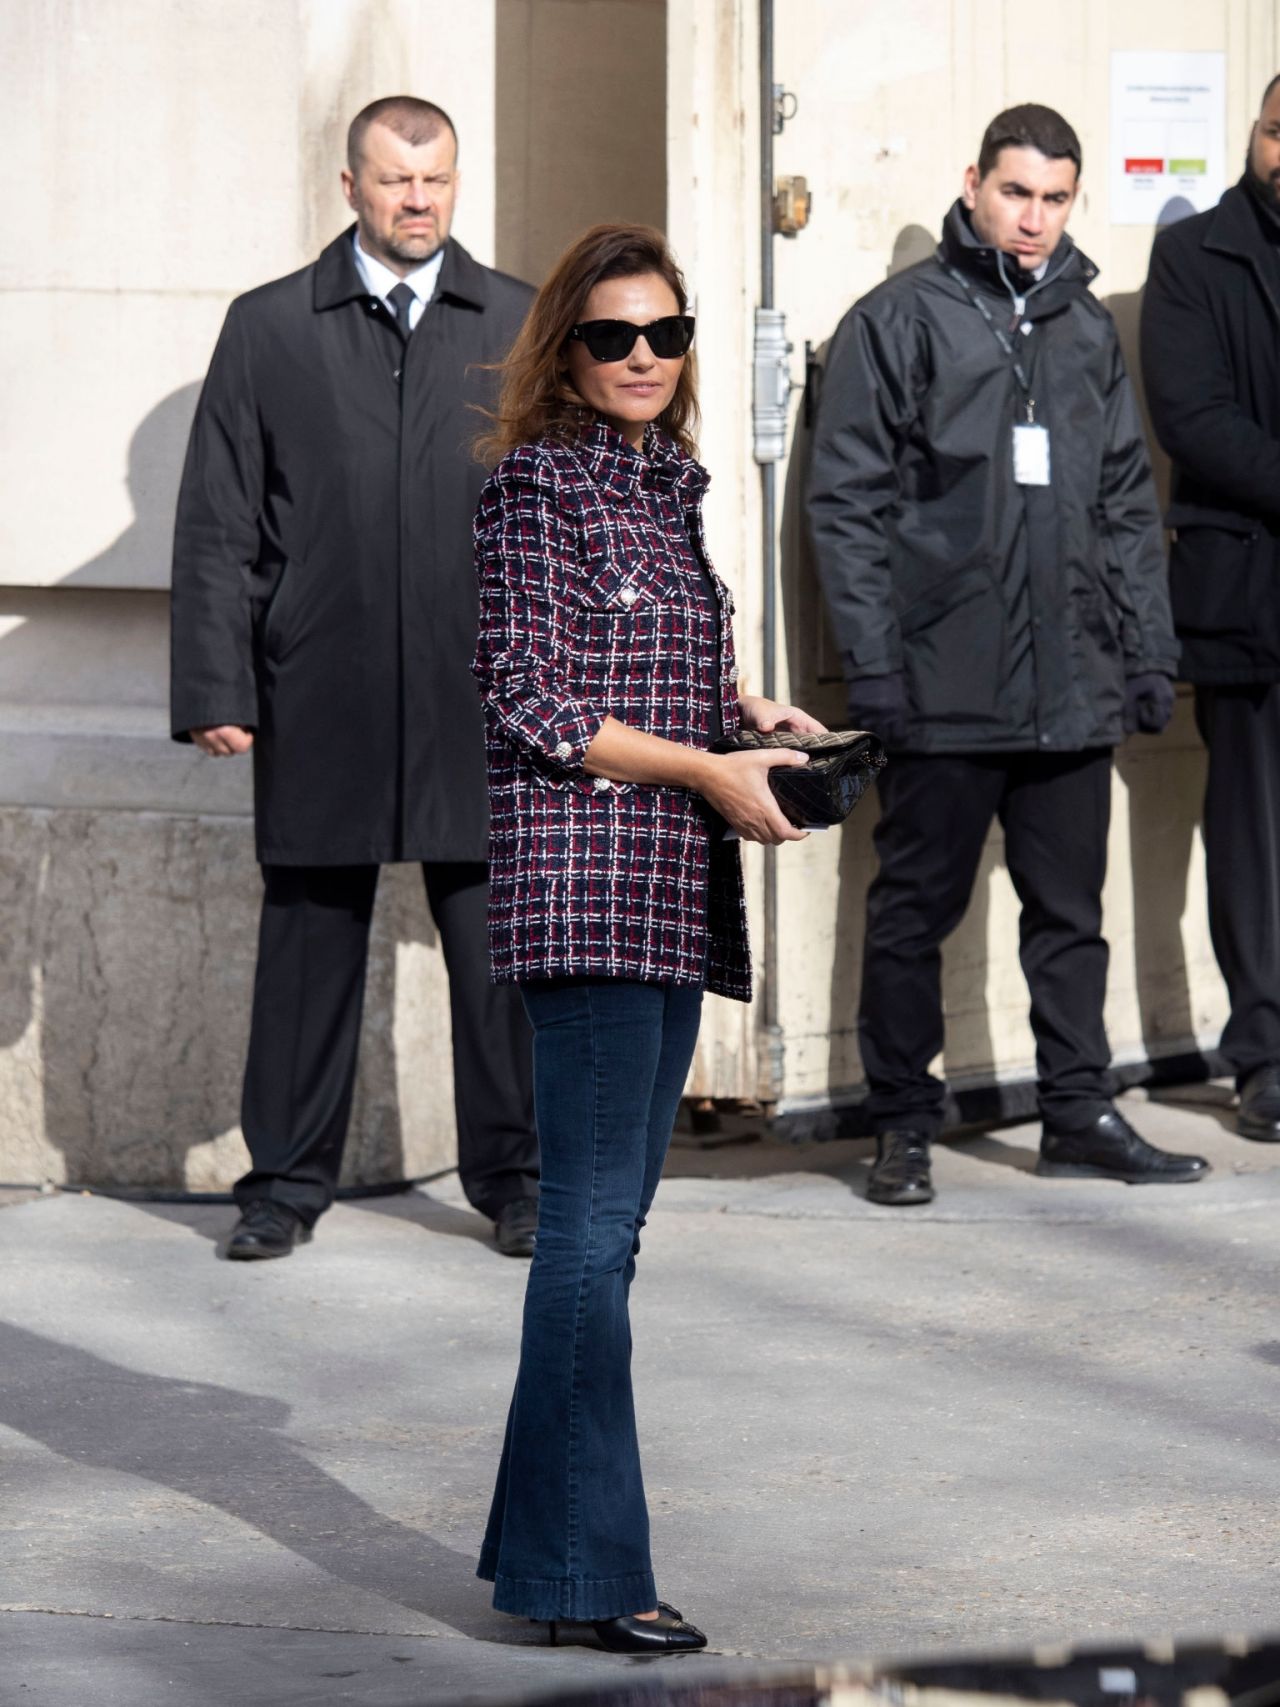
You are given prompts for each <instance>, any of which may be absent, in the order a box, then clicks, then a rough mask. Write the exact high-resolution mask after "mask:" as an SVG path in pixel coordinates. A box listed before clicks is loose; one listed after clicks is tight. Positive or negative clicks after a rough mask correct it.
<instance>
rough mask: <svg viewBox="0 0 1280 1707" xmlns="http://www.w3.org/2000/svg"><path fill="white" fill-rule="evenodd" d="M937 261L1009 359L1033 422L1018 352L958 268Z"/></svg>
mask: <svg viewBox="0 0 1280 1707" xmlns="http://www.w3.org/2000/svg"><path fill="white" fill-rule="evenodd" d="M939 261H940V264H941V265H942V266H943V267H944V268H945V270H946V271H947V272H948V273H950V274H951V277H952V278H953V279H954V280H955V281H956V283H957V284H958V285H959V286H960V289H961V290H962V291H963V292H964V294H965V295H966V296H967V297H968V298H969V301H970V302H971V303H972V304H973V306H974V307H975V308H976V309H977V311H978V313H979V314H980V315H981V316H982V318H983V319H984V320H985V321H986V323H987V325H988V327H989V328H990V330H991V336H992V337H993V338H994V339H995V341H996V343H997V344H999V346H1000V348H1001V349H1002V350H1003V351H1004V353H1005V355H1006V356H1007V357H1008V358H1009V362H1010V364H1011V366H1012V368H1013V376H1014V378H1015V379H1016V380H1017V382H1018V385H1019V386H1020V388H1021V390H1022V395H1023V397H1024V398H1025V399H1026V404H1027V420H1028V421H1029V422H1034V421H1035V418H1036V400H1035V398H1034V397H1033V396H1032V395H1031V381H1030V379H1029V378H1028V377H1027V370H1026V369H1025V368H1024V367H1023V365H1022V361H1021V358H1020V357H1019V355H1018V352H1017V351H1016V350H1015V349H1014V347H1013V343H1012V340H1011V339H1010V337H1009V334H1008V333H1007V332H1006V331H1005V329H1004V327H1003V326H1002V325H1001V324H1000V322H999V321H998V320H997V319H996V317H995V315H994V314H993V313H992V312H991V310H990V309H989V308H988V307H987V305H986V303H985V302H984V301H983V300H982V298H981V297H980V296H979V295H978V293H977V291H976V290H974V288H973V286H972V285H971V284H970V283H969V281H968V279H967V278H965V276H964V274H963V273H962V272H961V271H960V269H959V267H953V266H952V265H951V263H950V262H949V261H943V260H942V258H941V256H939Z"/></svg>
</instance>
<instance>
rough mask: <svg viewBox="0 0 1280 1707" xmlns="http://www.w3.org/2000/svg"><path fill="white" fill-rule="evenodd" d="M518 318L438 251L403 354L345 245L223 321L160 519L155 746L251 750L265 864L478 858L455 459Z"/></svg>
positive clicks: (466, 569) (468, 262)
mask: <svg viewBox="0 0 1280 1707" xmlns="http://www.w3.org/2000/svg"><path fill="white" fill-rule="evenodd" d="M532 297H533V292H532V290H531V289H530V287H529V286H528V285H525V284H521V283H520V282H519V281H518V280H516V279H511V278H507V277H506V276H505V275H504V274H502V273H497V272H494V271H492V270H491V269H490V268H488V267H482V266H481V265H480V264H479V263H478V262H477V261H474V260H472V258H471V256H470V255H468V253H467V252H466V250H465V249H464V248H462V246H461V245H460V244H458V243H455V242H453V241H452V239H451V240H450V242H449V244H448V246H447V247H446V249H445V253H444V260H443V262H442V264H441V269H440V277H439V281H438V283H437V286H436V292H435V296H434V297H433V299H432V300H431V302H430V303H429V304H428V305H427V307H426V308H425V310H424V311H423V314H422V318H421V320H420V321H419V322H418V325H417V327H416V329H415V330H414V333H413V336H412V337H411V338H410V339H409V342H408V344H407V345H405V344H404V342H403V341H402V339H401V337H400V334H399V332H398V331H397V330H396V328H395V326H394V325H393V324H392V323H391V321H390V319H389V317H388V315H387V311H386V308H385V306H384V305H383V304H382V303H381V302H379V301H378V300H377V298H375V297H372V296H370V295H369V292H368V291H367V290H366V289H365V287H364V284H363V283H362V281H361V278H360V275H359V273H358V272H357V270H356V263H355V254H354V251H353V249H352V244H351V232H350V231H347V232H344V233H343V235H342V236H341V237H338V238H336V239H335V240H334V242H332V243H331V244H330V245H329V246H328V248H327V249H325V250H324V251H323V253H322V254H321V255H320V257H319V258H318V260H316V261H315V262H314V263H313V264H312V265H311V266H309V267H304V268H303V269H302V271H301V272H297V273H292V274H291V275H290V276H289V277H288V278H283V279H277V280H275V281H274V282H273V283H271V284H267V285H263V286H261V287H260V288H259V289H257V290H253V291H250V292H249V293H248V294H247V295H246V296H242V297H239V298H237V300H236V301H235V302H233V303H232V304H231V307H230V309H229V310H228V312H227V319H226V324H225V325H224V327H223V329H222V336H221V337H220V338H219V339H218V346H217V348H216V350H215V351H214V353H213V361H212V363H211V365H210V368H209V376H208V378H207V379H206V380H205V384H204V390H203V391H202V393H201V395H200V403H199V406H198V407H197V409H196V416H195V422H194V424H193V426H192V429H191V443H190V446H189V448H188V451H187V462H186V468H185V471H184V473H183V477H182V489H181V493H180V495H179V498H178V515H177V526H176V529H175V535H174V550H173V657H172V675H173V685H172V725H171V727H172V729H173V733H174V736H175V738H177V739H179V740H180V739H183V738H184V737H185V734H186V731H187V730H190V729H195V728H199V727H200V726H202V725H207V724H219V723H242V724H246V725H248V726H249V727H250V728H252V729H254V730H255V731H256V735H255V740H254V747H253V770H254V792H255V802H256V827H257V842H258V858H259V859H260V860H262V861H263V862H264V863H265V864H268V865H381V864H384V863H386V862H388V861H392V860H411V859H412V860H419V859H423V860H463V861H471V860H474V861H482V860H484V859H485V858H486V856H487V853H488V833H489V809H488V791H487V785H486V777H485V761H484V722H483V719H482V717H481V713H480V703H479V699H478V697H477V695H476V691H475V683H474V682H473V681H472V679H471V658H472V655H473V653H474V651H475V644H476V630H477V626H478V623H479V598H478V593H477V588H476V577H475V569H474V567H473V562H472V545H471V523H472V517H473V516H474V514H475V507H476V503H477V501H478V499H479V496H480V488H481V487H482V486H483V485H484V481H485V470H484V469H483V468H482V467H481V465H480V464H479V463H478V462H477V461H476V460H475V458H474V457H473V455H472V453H471V446H472V444H473V442H474V440H475V438H476V435H477V432H478V430H479V429H480V428H481V427H482V426H483V424H484V423H483V420H482V418H481V417H480V416H479V415H478V414H477V413H476V409H475V405H477V404H492V402H493V399H494V395H495V393H496V388H497V376H496V375H495V374H494V372H493V371H492V364H493V363H495V362H500V361H501V360H502V359H503V357H504V356H505V355H506V354H507V351H508V350H509V348H510V347H511V344H512V341H513V340H514V338H515V335H516V333H517V332H518V331H519V330H520V326H521V323H522V322H523V320H524V317H525V314H526V313H527V311H528V307H529V303H530V301H531V300H532Z"/></svg>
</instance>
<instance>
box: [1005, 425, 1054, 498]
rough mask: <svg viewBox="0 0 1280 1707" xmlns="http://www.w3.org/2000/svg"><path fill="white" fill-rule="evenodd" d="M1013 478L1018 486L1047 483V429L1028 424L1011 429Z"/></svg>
mask: <svg viewBox="0 0 1280 1707" xmlns="http://www.w3.org/2000/svg"><path fill="white" fill-rule="evenodd" d="M1013 478H1014V480H1015V482H1016V483H1017V484H1018V485H1019V486H1047V485H1048V484H1049V429H1048V427H1037V426H1032V425H1029V424H1024V425H1021V426H1016V427H1015V428H1014V429H1013Z"/></svg>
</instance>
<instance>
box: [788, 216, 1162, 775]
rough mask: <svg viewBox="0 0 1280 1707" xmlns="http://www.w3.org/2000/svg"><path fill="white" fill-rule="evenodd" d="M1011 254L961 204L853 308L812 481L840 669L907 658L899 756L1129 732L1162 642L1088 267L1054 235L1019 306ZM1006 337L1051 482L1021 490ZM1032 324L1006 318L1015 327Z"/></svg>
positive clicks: (1147, 506) (835, 364)
mask: <svg viewBox="0 0 1280 1707" xmlns="http://www.w3.org/2000/svg"><path fill="white" fill-rule="evenodd" d="M1006 266H1012V263H1011V262H1010V261H1009V258H1008V257H999V256H998V254H997V251H995V250H993V249H988V248H984V247H982V246H981V245H979V244H978V242H977V240H976V238H975V237H974V236H973V234H972V232H971V230H970V227H969V224H968V220H967V217H966V216H965V213H964V210H963V208H962V207H961V206H960V204H959V203H957V204H956V206H955V207H953V208H952V210H951V212H950V214H949V215H948V216H947V220H946V224H945V227H944V232H943V239H942V243H941V244H940V246H939V249H938V252H937V255H936V256H935V257H934V258H932V259H930V260H928V261H922V262H920V263H919V264H918V265H916V266H914V267H910V268H908V269H907V270H906V271H905V272H903V273H900V274H898V275H897V276H896V277H894V278H891V279H889V280H887V281H886V282H885V283H884V284H882V285H879V286H878V287H877V288H876V289H875V290H873V291H872V292H871V293H870V294H869V295H868V296H865V297H864V298H863V299H862V300H861V301H860V302H858V303H856V304H855V305H854V307H853V308H852V309H851V310H850V311H849V313H848V314H847V315H846V316H845V318H844V319H843V321H842V322H841V323H840V327H839V329H838V331H837V332H836V335H835V338H834V340H833V342H832V346H831V352H830V357H829V360H828V363H827V369H826V374H825V377H824V380H823V385H822V396H821V401H820V404H819V409H818V421H817V430H816V434H815V439H814V448H813V462H812V469H811V477H810V486H809V516H810V523H811V527H812V532H813V538H814V543H815V547H816V553H817V559H818V568H819V573H820V575H821V577H822V582H823V586H824V589H825V591H826V595H827V601H828V604H829V606H830V609H831V614H832V618H833V622H834V626H835V631H836V637H837V640H838V642H839V645H840V647H841V650H842V652H843V653H844V655H845V667H846V670H847V672H848V674H849V676H850V677H851V679H852V678H856V677H858V676H875V675H885V674H888V673H890V672H895V671H904V672H905V675H906V680H907V689H908V695H909V700H910V712H909V723H908V732H907V738H906V740H905V742H904V743H903V746H904V749H905V750H907V751H914V752H939V753H941V752H948V753H954V752H961V753H963V752H1016V751H1026V750H1032V749H1033V750H1040V751H1045V752H1074V751H1082V750H1084V749H1086V748H1090V747H1109V746H1112V745H1114V744H1115V743H1116V742H1118V741H1119V740H1120V739H1121V738H1122V736H1123V728H1122V717H1121V714H1122V710H1123V704H1124V684H1125V678H1126V676H1136V675H1142V674H1145V673H1147V672H1153V671H1154V672H1161V673H1164V674H1169V675H1172V673H1173V671H1174V668H1175V664H1176V659H1177V652H1176V645H1175V641H1174V637H1173V631H1172V626H1171V623H1170V618H1169V601H1168V590H1167V581H1166V572H1165V562H1164V552H1163V547H1162V541H1161V534H1160V521H1159V515H1158V510H1157V505H1156V498H1155V492H1154V488H1153V486H1152V482H1151V473H1150V466H1149V462H1148V457H1147V449H1146V444H1145V441H1144V439H1143V435H1142V427H1141V423H1140V420H1139V417H1138V411H1137V407H1136V405H1135V402H1134V398H1133V393H1132V389H1131V387H1130V384H1129V380H1128V377H1127V375H1126V373H1125V369H1124V361H1123V358H1122V356H1121V353H1120V345H1119V341H1118V339H1117V337H1116V331H1115V326H1114V324H1113V323H1112V320H1111V317H1110V315H1109V314H1108V313H1107V312H1106V310H1105V309H1104V308H1103V307H1102V305H1101V304H1100V303H1099V302H1098V301H1097V300H1096V299H1095V298H1094V297H1093V296H1092V295H1091V294H1090V291H1089V289H1088V286H1089V284H1090V282H1091V280H1092V279H1093V278H1094V277H1095V276H1096V271H1097V269H1096V268H1095V267H1094V266H1093V265H1092V263H1091V262H1089V261H1088V260H1086V259H1085V257H1084V256H1083V255H1082V254H1081V253H1080V251H1079V250H1077V249H1075V248H1074V247H1073V246H1072V245H1071V243H1070V241H1069V239H1067V238H1064V239H1063V240H1062V242H1061V243H1060V244H1059V246H1058V248H1057V250H1056V251H1055V253H1054V255H1053V257H1052V259H1051V260H1050V263H1049V268H1048V271H1047V272H1046V274H1045V276H1044V278H1043V280H1041V281H1040V282H1039V283H1031V282H1030V281H1029V280H1026V278H1025V275H1024V283H1025V284H1026V286H1027V294H1026V296H1025V302H1024V309H1023V313H1022V314H1021V315H1020V316H1017V315H1015V312H1014V304H1013V301H1012V298H1013V295H1014V292H1013V290H1012V289H1011V287H1010V285H1009V284H1007V283H1006V277H1005V275H1004V273H1003V268H1005V267H1006ZM949 267H955V268H957V269H958V270H960V271H961V272H962V273H963V274H964V276H965V278H966V280H967V281H969V285H970V288H971V289H972V290H974V291H975V292H978V293H980V294H981V295H982V297H983V298H984V300H985V301H986V302H987V304H988V306H989V308H990V310H991V313H992V315H993V316H994V317H995V318H996V319H997V321H998V323H999V324H1000V325H1001V326H1002V327H1004V328H1006V329H1008V336H1009V337H1010V339H1011V340H1012V341H1013V342H1014V343H1015V344H1016V346H1017V353H1018V355H1019V356H1020V358H1021V365H1022V366H1023V369H1024V371H1025V372H1026V373H1027V374H1028V376H1029V379H1030V384H1031V391H1032V394H1033V396H1034V400H1035V419H1036V421H1037V422H1040V423H1043V424H1044V425H1045V426H1047V427H1048V429H1049V433H1050V452H1051V456H1050V460H1051V474H1052V484H1051V485H1049V486H1044V487H1032V486H1019V485H1017V484H1015V482H1014V478H1013V452H1012V434H1013V427H1014V425H1015V423H1016V422H1021V421H1023V420H1025V418H1026V407H1025V399H1024V396H1023V393H1022V390H1021V388H1020V386H1019V384H1018V382H1017V380H1016V378H1015V376H1014V372H1013V368H1012V364H1011V361H1010V359H1009V357H1008V356H1007V355H1006V354H1005V353H1004V351H1003V350H1002V349H1001V347H1000V345H999V344H998V342H997V340H996V338H995V336H994V334H993V332H992V330H991V328H990V326H988V324H987V322H986V321H985V320H984V319H983V317H982V315H981V314H980V313H979V311H978V309H977V308H976V307H975V305H974V303H973V301H972V300H971V298H970V296H969V294H968V293H967V291H966V289H965V288H964V287H963V286H962V285H961V284H960V283H958V282H957V280H956V279H955V278H954V277H952V276H951V273H950V272H949V271H948V270H947V269H948V268H949ZM1019 321H1020V322H1021V323H1022V324H1024V325H1026V326H1029V327H1030V328H1031V329H1030V331H1029V332H1022V331H1015V330H1014V329H1013V328H1014V326H1015V324H1017V323H1018V322H1019Z"/></svg>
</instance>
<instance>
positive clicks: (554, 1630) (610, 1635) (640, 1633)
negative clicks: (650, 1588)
mask: <svg viewBox="0 0 1280 1707" xmlns="http://www.w3.org/2000/svg"><path fill="white" fill-rule="evenodd" d="M587 1629H590V1630H593V1631H594V1632H595V1637H596V1641H595V1643H592V1642H588V1641H584V1640H583V1639H582V1637H580V1636H577V1635H571V1636H569V1637H568V1641H569V1642H570V1643H573V1644H578V1645H581V1646H584V1647H593V1646H596V1645H597V1644H598V1645H599V1646H600V1647H602V1648H604V1649H605V1650H606V1652H608V1653H611V1654H649V1655H650V1656H652V1657H654V1658H657V1657H658V1656H659V1655H661V1654H696V1653H697V1652H698V1650H699V1649H700V1648H705V1647H706V1645H707V1638H706V1637H705V1636H704V1635H703V1634H702V1631H701V1630H698V1629H696V1628H695V1627H694V1626H693V1625H692V1624H686V1623H685V1621H684V1619H683V1618H681V1616H680V1614H679V1613H678V1612H677V1611H676V1610H675V1608H674V1607H671V1606H668V1605H667V1604H666V1602H665V1601H661V1600H660V1601H659V1602H658V1616H657V1617H656V1618H591V1619H583V1620H577V1619H571V1618H562V1619H556V1620H555V1621H554V1622H553V1623H552V1625H551V1646H552V1647H553V1648H554V1647H558V1646H561V1645H562V1644H563V1641H564V1638H563V1637H562V1634H561V1632H562V1631H566V1630H573V1631H580V1630H587Z"/></svg>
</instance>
